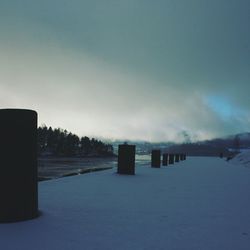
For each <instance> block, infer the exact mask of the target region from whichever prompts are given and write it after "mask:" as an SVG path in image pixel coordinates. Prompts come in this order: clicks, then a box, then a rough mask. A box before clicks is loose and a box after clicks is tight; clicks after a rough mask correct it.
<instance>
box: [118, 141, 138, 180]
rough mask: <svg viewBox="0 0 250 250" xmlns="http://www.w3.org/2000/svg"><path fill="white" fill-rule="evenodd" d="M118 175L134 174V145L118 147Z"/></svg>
mask: <svg viewBox="0 0 250 250" xmlns="http://www.w3.org/2000/svg"><path fill="white" fill-rule="evenodd" d="M117 173H118V174H129V175H134V174H135V145H127V144H123V145H119V148H118V169H117Z"/></svg>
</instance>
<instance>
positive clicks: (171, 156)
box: [168, 154, 174, 165]
mask: <svg viewBox="0 0 250 250" xmlns="http://www.w3.org/2000/svg"><path fill="white" fill-rule="evenodd" d="M168 164H169V165H171V164H174V154H169V156H168Z"/></svg>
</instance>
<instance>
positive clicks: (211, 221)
mask: <svg viewBox="0 0 250 250" xmlns="http://www.w3.org/2000/svg"><path fill="white" fill-rule="evenodd" d="M115 172H116V169H112V170H107V171H102V172H95V173H90V174H85V175H78V176H72V177H67V178H61V179H56V180H52V181H45V182H41V183H39V201H40V202H39V207H40V210H41V212H42V214H41V216H40V217H39V218H38V219H35V220H30V221H26V222H19V223H10V224H0V246H1V249H4V250H15V249H18V250H22V249H24V250H29V249H32V250H33V249H36V250H40V249H41V250H47V249H48V250H50V249H51V250H52V249H53V250H55V249H61V250H65V249H70V250H72V249H73V250H74V249H84V250H94V249H97V250H99V249H100V250H106V249H107V250H110V249H117V250H123V249H124V250H125V249H126V250H127V249H129V250H134V249H136V250H140V249H145V250H152V249H153V250H160V249H162V250H166V249H169V250H177V249H178V250H189V249H190V250H217V249H218V250H223V249H225V250H236V249H237V250H245V249H246V250H249V249H250V199H249V190H250V169H248V168H245V167H243V166H241V165H234V164H229V163H228V162H226V161H224V160H222V159H219V158H209V157H190V158H188V159H187V161H184V162H180V163H178V164H175V165H174V166H168V167H162V168H160V169H154V168H151V167H150V166H149V164H148V165H145V164H144V166H138V167H137V168H136V175H135V176H123V175H118V174H116V173H115Z"/></svg>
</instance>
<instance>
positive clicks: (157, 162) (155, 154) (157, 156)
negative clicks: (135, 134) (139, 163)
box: [151, 149, 161, 168]
mask: <svg viewBox="0 0 250 250" xmlns="http://www.w3.org/2000/svg"><path fill="white" fill-rule="evenodd" d="M151 167H152V168H160V167H161V150H156V149H154V150H152V155H151Z"/></svg>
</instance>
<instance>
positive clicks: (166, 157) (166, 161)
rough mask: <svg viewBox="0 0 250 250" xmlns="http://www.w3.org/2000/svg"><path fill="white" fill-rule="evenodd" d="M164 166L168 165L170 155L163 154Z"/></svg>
mask: <svg viewBox="0 0 250 250" xmlns="http://www.w3.org/2000/svg"><path fill="white" fill-rule="evenodd" d="M162 165H163V166H167V165H168V154H163V159H162Z"/></svg>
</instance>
